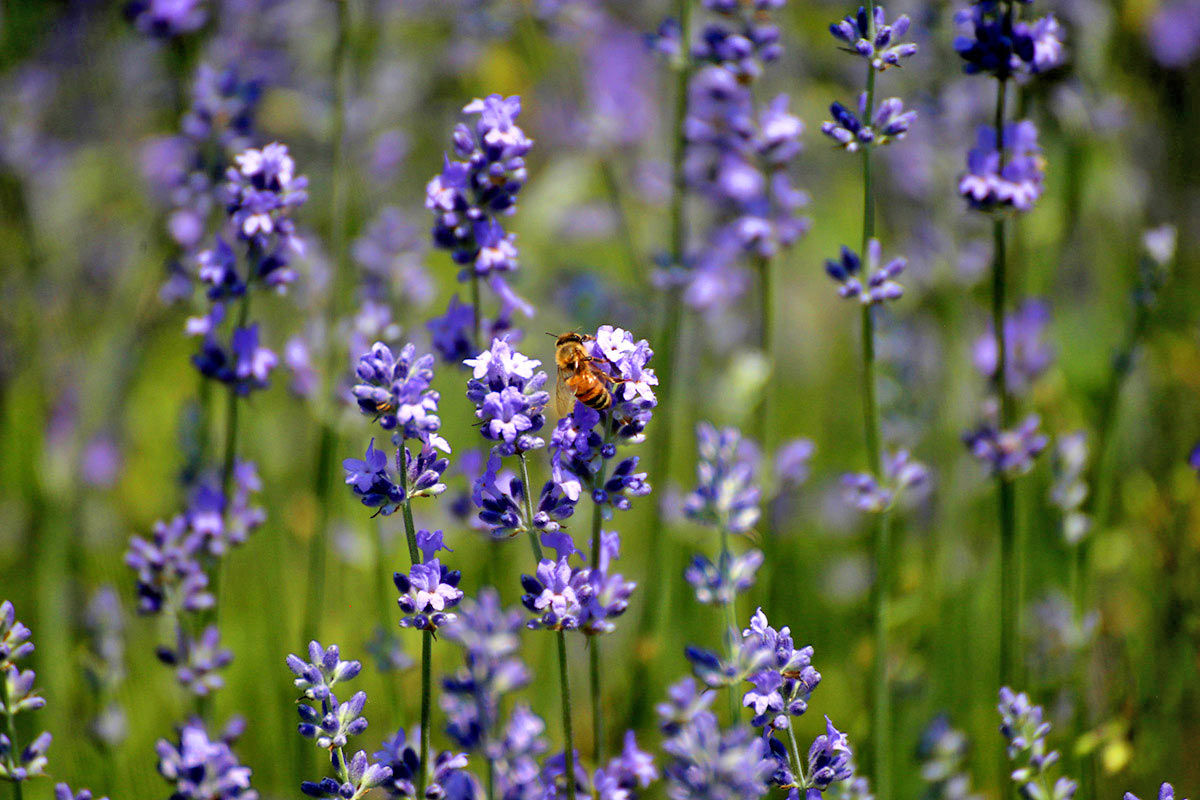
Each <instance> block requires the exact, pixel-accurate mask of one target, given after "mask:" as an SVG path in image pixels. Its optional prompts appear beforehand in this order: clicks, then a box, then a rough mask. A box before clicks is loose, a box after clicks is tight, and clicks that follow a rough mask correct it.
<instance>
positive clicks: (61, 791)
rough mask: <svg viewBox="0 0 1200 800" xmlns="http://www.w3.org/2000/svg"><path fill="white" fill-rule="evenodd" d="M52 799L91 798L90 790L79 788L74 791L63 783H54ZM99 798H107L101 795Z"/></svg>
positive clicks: (87, 799) (76, 799)
mask: <svg viewBox="0 0 1200 800" xmlns="http://www.w3.org/2000/svg"><path fill="white" fill-rule="evenodd" d="M54 800H92V790H91V789H80V790H79V791H78V792H75V791H72V790H71V787H70V786H68V785H67V784H65V783H56V784H54ZM100 800H108V798H107V797H101V798H100Z"/></svg>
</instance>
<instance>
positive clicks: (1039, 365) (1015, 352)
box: [973, 300, 1054, 394]
mask: <svg viewBox="0 0 1200 800" xmlns="http://www.w3.org/2000/svg"><path fill="white" fill-rule="evenodd" d="M1049 324H1050V308H1049V306H1047V305H1046V304H1045V303H1044V302H1042V301H1040V300H1026V301H1025V302H1024V303H1022V304H1021V306H1020V307H1019V308H1018V309H1017V310H1016V311H1014V312H1011V313H1009V314H1007V315H1005V317H1004V360H1005V367H1006V376H1007V386H1008V390H1009V391H1010V392H1012V393H1014V394H1024V393H1026V392H1028V391H1029V389H1030V388H1031V387H1032V386H1033V383H1034V381H1036V380H1037V379H1038V377H1040V376H1041V374H1042V373H1043V372H1045V371H1046V370H1047V369H1049V368H1050V365H1051V364H1053V363H1054V351H1053V350H1052V349H1051V348H1050V346H1049V345H1048V344H1046V342H1045V341H1044V340H1043V336H1044V335H1045V332H1046V326H1047V325H1049ZM973 355H974V360H975V367H976V369H978V370H979V371H980V372H981V373H983V375H984V377H988V378H994V377H995V375H996V369H997V367H996V362H997V360H998V359H999V354H998V353H997V352H996V333H995V331H994V330H993V329H992V327H991V326H990V325H989V326H988V332H987V333H986V334H985V335H983V336H980V337H979V338H978V339H976V340H975V347H974V352H973Z"/></svg>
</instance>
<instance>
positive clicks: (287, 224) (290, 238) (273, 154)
mask: <svg viewBox="0 0 1200 800" xmlns="http://www.w3.org/2000/svg"><path fill="white" fill-rule="evenodd" d="M234 161H235V162H236V166H233V167H230V168H229V170H228V171H226V173H225V177H226V179H227V181H228V183H227V184H226V187H225V190H226V210H227V211H228V213H229V216H230V218H231V220H232V221H233V224H234V227H235V229H236V230H237V234H238V237H239V238H241V239H243V240H245V241H247V242H249V243H250V244H251V245H253V247H254V249H255V251H256V252H258V253H260V254H262V256H263V258H262V260H261V261H260V262H259V263H258V264H257V268H258V275H259V276H260V277H262V278H264V279H265V281H266V283H267V285H271V286H282V285H284V284H285V283H288V282H290V280H291V278H292V277H293V276H292V275H287V276H286V277H285V275H283V274H280V273H281V271H283V270H286V267H287V262H286V258H284V256H283V255H282V252H281V251H282V250H283V249H288V250H292V251H295V252H297V253H301V252H303V250H304V246H303V243H302V242H301V241H300V239H299V238H297V237H296V231H295V223H294V222H293V221H292V219H291V212H292V210H293V209H294V208H296V207H298V206H300V205H303V203H304V202H305V201H306V200H307V199H308V192H307V189H308V179H307V178H305V177H304V176H303V175H297V174H296V164H295V162H294V161H293V160H292V157H291V156H290V155H289V154H288V149H287V145H284V144H280V143H279V142H272V143H271V144H268V145H267V146H266V147H263V148H262V149H261V150H256V149H254V148H250V149H248V150H246V151H245V152H243V153H241V154H239V155H238V156H236V157H235V158H234ZM280 261H282V263H280Z"/></svg>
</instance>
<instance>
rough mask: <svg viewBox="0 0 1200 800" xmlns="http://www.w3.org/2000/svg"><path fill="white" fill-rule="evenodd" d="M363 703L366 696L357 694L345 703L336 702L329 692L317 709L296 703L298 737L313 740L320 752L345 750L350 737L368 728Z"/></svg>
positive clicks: (333, 695)
mask: <svg viewBox="0 0 1200 800" xmlns="http://www.w3.org/2000/svg"><path fill="white" fill-rule="evenodd" d="M366 702H367V693H366V692H357V693H355V694H354V696H352V697H351V698H350V699H349V700H347V701H346V702H344V703H340V702H338V699H337V695H335V694H332V693H331V694H330V695H329V697H327V698H326V699H324V700H322V701H321V709H320V710H318V709H317V708H316V707H314V706H310V705H308V704H307V703H297V704H296V711H297V712H298V713H299V715H300V725H299V727H298V729H299V731H300V735H301V736H303V737H305V738H307V739H314V740H316V743H317V747H320V748H321V749H322V750H337V749H339V748H342V747H345V746H346V743H347V741H349V739H350V737H351V736H357V735H359V734H360V733H362V732H363V731H365V730H366V729H367V720H366V718H365V717H363V716H362V712H363V706H365V705H366Z"/></svg>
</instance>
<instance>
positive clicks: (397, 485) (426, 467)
mask: <svg viewBox="0 0 1200 800" xmlns="http://www.w3.org/2000/svg"><path fill="white" fill-rule="evenodd" d="M433 362H434V358H433V356H432V355H424V356H420V357H417V355H416V348H415V347H414V346H413V345H412V344H407V345H405V346H404V348H403V349H401V351H400V352H399V353H398V354H393V352H392V351H391V349H390V348H389V347H388V346H387V345H385V344H383V343H382V342H376V343H375V344H374V345H373V346H372V347H371V350H370V352H368V353H366V354H364V355H363V356H362V357H361V358H360V359H359V362H358V366H357V368H356V375H357V377H358V379H359V383H357V384H356V385H355V386H354V390H353V391H354V396H355V398H356V399H357V401H358V405H359V409H360V410H361V411H362V412H363V413H364V414H368V415H370V416H372V417H373V419H374V421H375V422H377V423H378V424H379V426H380V428H381V429H382V430H383V431H385V432H388V433H390V434H391V443H392V446H393V447H394V448H395V449H394V451H393V455H392V456H390V457H389V456H388V455H387V454H386V453H385V452H384V451H382V450H379V449H376V447H375V440H374V439H372V440H371V443H370V444H369V445H368V446H367V451H366V455H365V456H364V457H363V458H362V459H357V458H348V459H346V460H345V461H344V462H343V464H342V466H343V468H344V470H345V473H346V483H347V484H348V485H349V486H351V488H352V489H353V491H354V494H355V495H356V496H358V497H359V499H360V500H361V502H362V503H363V505H365V506H367V507H368V508H375V509H377V511H376V512H375V513H376V514H383V515H385V516H390V515H391V514H394V513H395V512H396V511H400V512H401V515H402V517H403V519H404V532H405V538H406V540H407V543H408V554H409V562H410V571H409V572H408V573H400V572H397V573H396V574H395V575H394V576H393V580H394V582H395V584H396V588H397V590H398V591H399V592H400V598H399V600H398V603H399V606H400V610H401V611H402V612H403V613H404V617H403V618H402V619H401V620H400V625H401V627H414V628H417V629H418V630H420V631H422V633H423V635H422V640H421V728H420V742H419V747H420V754H419V762H418V763H419V769H418V771H417V774H416V775H415V776H414V777H415V784H416V787H417V792H418V796H422V795H423V793H424V790H425V786H426V781H427V780H428V779H429V777H430V774H431V770H430V764H429V740H430V732H431V729H430V725H429V719H430V714H431V709H432V674H431V661H432V657H433V652H432V651H433V635H434V634H435V633H436V632H437V629H438V628H439V627H440V626H442V625H443V624H446V623H447V622H449V621H452V620H453V615H452V614H449V613H448V610H449V609H450V608H453V607H454V606H455V605H457V604H458V602H459V601H461V599H462V596H463V594H462V592H461V591H460V590H459V589H458V588H457V587H458V581H459V578H460V577H461V576H460V574H459V573H458V571H456V570H449V569H447V568H446V567H445V566H444V565H443V564H442V563H441V562H440V560H439V559H438V558H437V553H438V551H439V550H442V549H447V550H448V549H449V548H446V547H445V545H444V544H443V542H442V534H441V532H440V531H436V532H433V533H430V532H428V531H418V530H417V529H416V525H415V523H414V520H413V512H412V500H413V498H416V497H435V496H437V495H439V494H441V493H442V492H444V491H445V490H446V486H445V484H443V483H442V482H441V477H442V474H443V473H444V472H445V471H446V467H447V466H448V465H449V462H448V461H447V460H446V459H445V458H444V457H442V456H441V455H439V451H441V452H442V453H449V452H450V445H449V444H448V443H447V442H446V440H445V439H444V438H443V437H442V436H441V435H440V434H439V433H438V431H439V429H440V428H441V419H440V418H439V417H438V416H437V409H438V401H439V400H440V395H439V394H438V393H437V392H436V391H433V390H432V389H431V388H430V384H431V382H432V380H433ZM410 442H411V443H412V444H413V445H414V446H418V445H419V446H420V450H419V451H416V452H415V453H414V452H413V449H411V448H410V447H409V443H410Z"/></svg>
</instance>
